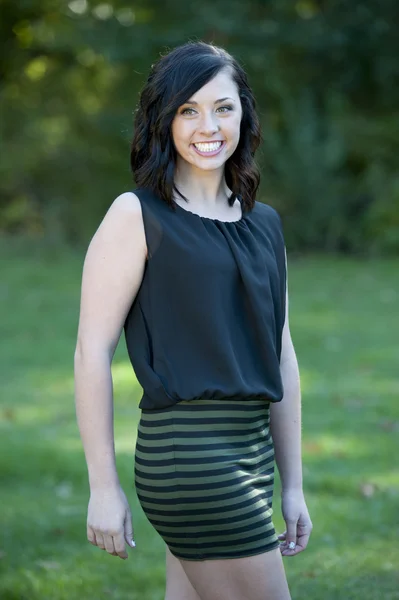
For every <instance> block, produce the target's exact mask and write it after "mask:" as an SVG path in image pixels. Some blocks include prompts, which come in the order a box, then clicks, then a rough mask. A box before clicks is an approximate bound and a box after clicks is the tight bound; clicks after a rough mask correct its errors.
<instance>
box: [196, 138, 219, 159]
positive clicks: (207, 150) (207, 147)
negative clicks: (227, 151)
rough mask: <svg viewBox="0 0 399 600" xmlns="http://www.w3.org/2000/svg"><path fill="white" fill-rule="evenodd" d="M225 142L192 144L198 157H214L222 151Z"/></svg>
mask: <svg viewBox="0 0 399 600" xmlns="http://www.w3.org/2000/svg"><path fill="white" fill-rule="evenodd" d="M225 145H226V142H224V141H222V140H217V141H215V142H196V143H194V144H192V146H193V148H194V150H195V151H196V153H197V154H199V155H200V156H215V155H216V154H219V152H221V151H222V149H223V148H224V146H225Z"/></svg>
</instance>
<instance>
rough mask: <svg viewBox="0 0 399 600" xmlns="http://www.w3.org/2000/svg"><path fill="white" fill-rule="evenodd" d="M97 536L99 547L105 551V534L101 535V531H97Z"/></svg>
mask: <svg viewBox="0 0 399 600" xmlns="http://www.w3.org/2000/svg"><path fill="white" fill-rule="evenodd" d="M95 534H96V541H97V546H98V547H99V548H101V550H105V544H104V537H103V534H102V533H100V532H99V531H96V532H95Z"/></svg>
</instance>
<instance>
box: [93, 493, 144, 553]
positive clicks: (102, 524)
mask: <svg viewBox="0 0 399 600" xmlns="http://www.w3.org/2000/svg"><path fill="white" fill-rule="evenodd" d="M87 539H88V540H89V542H90V543H91V544H93V545H94V546H98V547H99V548H101V549H102V550H106V551H107V552H108V553H109V554H112V556H119V557H120V558H122V559H124V560H126V559H127V558H128V554H127V552H126V547H125V542H126V543H127V544H128V545H129V546H131V547H132V548H134V547H135V545H136V544H135V543H134V541H133V526H132V514H131V512H130V508H129V504H128V501H127V498H126V496H125V494H124V492H123V490H122V488H121V487H120V486H117V487H115V486H110V487H108V488H106V489H103V488H101V489H95V490H91V492H90V501H89V506H88V511H87Z"/></svg>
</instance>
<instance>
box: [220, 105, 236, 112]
mask: <svg viewBox="0 0 399 600" xmlns="http://www.w3.org/2000/svg"><path fill="white" fill-rule="evenodd" d="M222 108H225V109H226V111H223V112H229V111H230V110H233V107H232V106H231V105H230V104H226V106H219V108H218V110H222Z"/></svg>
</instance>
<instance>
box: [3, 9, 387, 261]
mask: <svg viewBox="0 0 399 600" xmlns="http://www.w3.org/2000/svg"><path fill="white" fill-rule="evenodd" d="M1 8H2V21H1V24H0V50H1V51H0V77H1V81H2V87H1V90H0V111H1V114H2V116H3V118H2V120H1V123H0V134H1V139H2V161H1V163H0V198H1V206H0V229H2V230H6V231H9V232H21V231H25V232H29V233H31V234H33V235H36V236H41V237H44V238H47V239H50V240H51V239H56V240H59V239H63V240H65V241H68V242H73V243H78V242H83V243H86V242H87V239H88V238H89V237H90V235H91V234H92V233H93V230H94V229H95V228H96V226H97V225H98V222H99V220H100V219H101V217H102V215H103V214H104V212H105V211H106V209H107V208H108V206H109V204H110V203H111V202H112V200H113V199H114V198H115V197H116V196H117V195H118V194H119V193H121V192H122V191H125V190H127V189H130V188H132V187H134V182H133V181H132V179H131V174H130V172H129V142H130V139H131V136H132V127H133V111H134V109H135V106H136V102H137V99H138V93H139V90H140V88H141V86H142V84H143V83H144V81H145V78H146V75H147V73H148V70H149V67H150V65H151V64H152V63H153V62H154V61H155V60H156V59H157V58H158V56H159V54H160V53H164V52H165V51H166V50H167V49H169V48H172V47H174V46H176V45H178V44H181V43H184V42H185V41H187V40H188V39H193V40H195V39H204V40H206V41H212V42H214V43H216V44H219V45H222V46H224V47H226V48H227V50H229V51H230V52H232V54H233V55H235V56H236V57H237V58H238V60H239V61H240V62H241V63H242V64H243V66H244V68H245V69H246V70H247V71H248V74H249V78H250V82H251V84H252V86H253V88H254V90H255V94H256V98H257V103H258V109H259V112H260V116H261V121H262V124H263V137H264V144H263V146H262V149H261V152H260V154H259V163H260V166H261V168H262V173H263V178H262V186H261V193H260V195H259V199H260V200H263V201H266V202H270V203H272V204H273V205H275V206H276V207H277V208H278V209H279V211H280V213H281V215H282V217H283V221H284V225H285V232H286V237H287V243H288V244H289V247H290V248H291V249H292V250H296V251H313V250H321V251H326V252H347V253H348V252H352V253H362V254H382V253H397V252H398V250H399V233H398V220H399V216H398V215H399V209H398V182H397V159H396V157H397V155H398V149H399V148H398V146H399V135H398V128H399V125H398V123H399V119H398V108H397V107H398V106H399V97H398V96H399V94H398V89H399V86H398V73H399V59H398V52H397V42H396V31H397V27H396V21H395V19H396V17H397V8H396V3H395V2H394V1H393V0H380V1H378V2H377V1H376V0H368V1H366V2H360V1H354V2H351V3H348V2H344V1H343V0H339V1H335V0H334V1H333V0H297V1H296V2H289V1H288V0H272V1H270V2H264V0H251V1H250V2H241V3H232V2H231V1H227V0H220V1H219V2H211V1H210V0H205V1H204V2H202V3H200V4H197V5H195V6H194V5H191V4H190V3H183V4H182V3H180V2H178V1H177V0H169V1H168V2H167V3H161V2H160V0H139V1H138V2H135V3H134V6H133V5H130V4H126V3H125V2H123V0H110V1H108V2H94V1H93V0H71V2H69V3H63V2H60V1H59V0H47V1H39V0H30V1H29V2H23V3H15V2H13V1H12V0H2V2H1Z"/></svg>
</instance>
